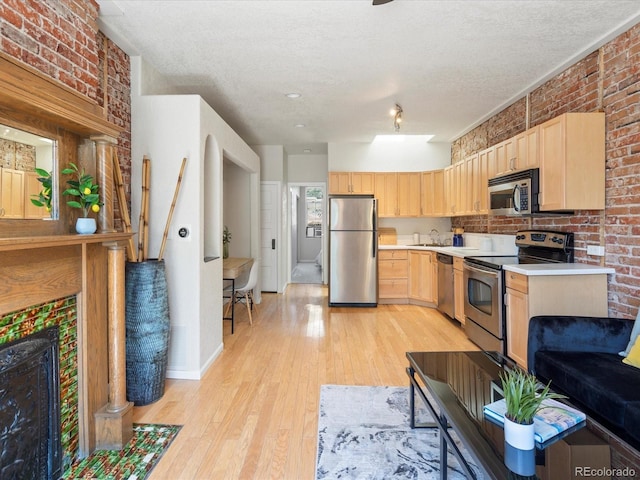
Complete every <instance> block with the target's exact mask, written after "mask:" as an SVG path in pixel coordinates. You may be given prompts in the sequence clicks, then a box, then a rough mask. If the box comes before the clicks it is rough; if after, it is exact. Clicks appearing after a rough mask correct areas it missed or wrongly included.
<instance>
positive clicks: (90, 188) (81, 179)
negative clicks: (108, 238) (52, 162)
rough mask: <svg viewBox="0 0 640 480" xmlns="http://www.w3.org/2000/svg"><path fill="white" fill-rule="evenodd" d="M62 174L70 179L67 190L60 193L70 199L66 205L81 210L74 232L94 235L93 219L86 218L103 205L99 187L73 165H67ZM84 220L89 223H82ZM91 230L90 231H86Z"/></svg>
mask: <svg viewBox="0 0 640 480" xmlns="http://www.w3.org/2000/svg"><path fill="white" fill-rule="evenodd" d="M62 173H63V174H64V175H71V179H69V180H67V185H68V186H69V188H67V189H66V190H65V191H64V192H62V194H63V195H66V196H69V197H72V199H71V200H67V205H69V206H70V207H72V208H79V209H81V210H82V218H79V219H78V222H77V223H76V231H78V233H94V232H95V231H96V225H95V219H94V218H91V219H89V218H88V217H89V212H94V213H97V212H99V211H100V207H101V206H102V205H103V204H102V202H101V201H100V187H99V185H98V184H97V183H96V182H95V180H94V179H93V177H92V176H91V175H89V174H87V173H85V171H84V169H82V170H80V169H79V168H78V166H77V165H76V164H75V163H69V167H67V168H65V169H64V170H62ZM85 219H88V220H89V221H83V220H85ZM86 224H88V226H87V225H86ZM81 225H82V226H81ZM91 225H92V226H91ZM92 228H93V230H92V231H88V230H91V229H92ZM81 230H82V231H81Z"/></svg>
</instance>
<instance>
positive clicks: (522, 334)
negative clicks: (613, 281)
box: [505, 271, 608, 368]
mask: <svg viewBox="0 0 640 480" xmlns="http://www.w3.org/2000/svg"><path fill="white" fill-rule="evenodd" d="M505 274H506V275H505V277H506V287H507V288H506V297H505V303H506V315H507V319H506V329H507V356H508V357H509V358H511V359H512V360H514V361H516V362H517V363H518V364H519V365H521V366H522V367H524V368H526V367H527V343H528V332H529V319H530V318H531V317H534V316H536V315H585V316H602V317H606V316H607V313H608V312H607V275H606V274H593V275H531V276H526V275H522V274H519V273H515V272H509V271H507V272H505Z"/></svg>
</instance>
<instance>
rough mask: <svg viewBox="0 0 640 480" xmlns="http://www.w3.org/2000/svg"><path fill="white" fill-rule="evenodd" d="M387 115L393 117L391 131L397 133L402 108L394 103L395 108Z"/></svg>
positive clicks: (400, 121)
mask: <svg viewBox="0 0 640 480" xmlns="http://www.w3.org/2000/svg"><path fill="white" fill-rule="evenodd" d="M389 114H390V115H391V116H392V117H393V129H394V130H395V131H396V132H399V131H400V124H401V123H402V107H401V106H400V105H399V104H397V103H396V106H395V108H392V109H391V111H390V112H389Z"/></svg>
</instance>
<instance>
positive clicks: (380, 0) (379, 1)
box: [373, 0, 393, 5]
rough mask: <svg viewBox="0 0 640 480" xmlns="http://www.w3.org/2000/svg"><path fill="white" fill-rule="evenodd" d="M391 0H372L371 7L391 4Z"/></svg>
mask: <svg viewBox="0 0 640 480" xmlns="http://www.w3.org/2000/svg"><path fill="white" fill-rule="evenodd" d="M392 1H393V0H373V5H384V4H385V3H389V2H392Z"/></svg>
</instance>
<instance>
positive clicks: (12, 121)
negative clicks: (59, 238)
mask: <svg viewBox="0 0 640 480" xmlns="http://www.w3.org/2000/svg"><path fill="white" fill-rule="evenodd" d="M0 129H2V131H4V130H7V129H10V130H12V131H17V132H19V133H20V135H23V134H31V135H33V136H34V137H35V138H37V139H43V138H44V139H48V140H49V141H51V143H50V146H51V151H52V153H51V162H50V166H49V167H46V166H44V167H42V168H43V170H47V171H51V172H52V183H53V185H52V187H53V188H52V189H51V191H52V194H53V198H52V204H51V214H49V212H46V208H44V207H38V208H36V209H34V210H32V211H31V212H30V213H23V214H22V215H20V214H19V213H16V212H13V213H14V214H13V215H11V216H8V215H7V213H6V209H5V214H4V216H0V238H16V237H20V238H26V237H31V236H42V235H69V234H74V233H75V228H74V225H75V220H76V217H77V216H78V215H79V212H78V211H76V210H77V209H72V208H70V207H68V206H67V205H66V202H65V201H64V200H63V199H62V198H61V192H62V187H61V185H60V183H62V182H63V179H62V178H61V176H60V175H61V170H62V169H63V168H66V167H67V166H68V165H69V163H71V162H73V163H75V164H76V165H78V166H79V167H81V168H83V169H84V170H85V171H86V172H87V173H89V174H91V175H93V176H94V177H95V178H96V181H97V183H98V184H99V185H100V190H101V201H102V202H103V203H104V206H103V208H102V209H101V210H100V212H99V213H98V214H97V215H96V216H97V220H98V232H102V233H109V232H115V229H114V205H113V177H112V172H113V158H114V150H115V148H117V144H118V139H119V136H120V133H121V131H122V128H121V127H119V126H117V125H115V124H114V123H112V122H110V121H109V120H108V119H107V115H106V113H105V109H104V108H103V107H102V106H100V105H98V103H97V102H96V101H95V100H93V99H89V98H87V97H86V96H84V95H82V94H80V93H78V92H76V91H75V90H72V89H71V88H69V87H67V86H65V85H63V84H61V83H60V82H58V81H56V80H54V79H52V78H49V77H47V76H45V75H44V74H42V73H41V72H38V71H37V70H35V69H34V68H32V67H30V66H28V65H25V64H23V63H21V62H19V61H17V60H16V59H14V58H11V57H9V56H8V55H7V54H5V53H3V52H0ZM34 137H30V138H32V139H33V138H34ZM2 138H3V137H0V141H1V140H2ZM5 140H6V139H5ZM34 142H35V140H34ZM3 143H5V146H4V147H0V153H2V154H0V167H2V177H3V181H2V186H3V188H2V198H3V199H4V197H5V196H6V194H7V193H8V192H9V191H11V196H10V197H9V198H18V197H19V195H18V194H15V195H14V193H13V188H11V189H9V188H8V187H7V188H4V185H7V184H8V183H11V184H14V185H18V186H16V190H20V188H21V187H20V184H21V183H24V185H26V181H25V180H24V177H29V179H30V181H31V182H32V184H33V185H32V186H30V187H26V186H25V188H27V189H33V190H34V191H33V192H29V194H28V196H27V197H26V198H25V197H23V207H22V208H23V211H24V209H25V208H28V209H29V210H31V207H32V206H33V204H32V202H31V198H33V197H32V195H34V194H36V195H37V194H38V193H39V192H40V191H41V185H42V184H41V182H39V181H38V177H42V175H34V173H33V172H34V168H35V167H38V168H40V165H39V163H40V159H39V158H37V163H33V165H32V164H31V163H29V164H28V165H27V164H24V165H21V164H20V163H21V162H22V160H23V158H22V156H20V158H17V156H16V155H13V157H12V156H11V155H9V157H10V158H9V159H7V158H5V155H4V153H3V148H6V149H8V150H11V149H12V148H13V149H16V148H17V149H18V150H20V151H21V153H22V151H30V150H33V149H35V151H36V153H37V155H36V157H39V156H40V152H39V151H38V150H39V149H40V147H39V146H38V147H36V146H35V145H31V144H29V141H24V140H23V141H20V142H16V143H15V144H14V145H9V146H7V142H6V141H5V142H3ZM29 155H30V153H29ZM27 156H28V155H27ZM43 156H44V154H43ZM43 161H44V160H43ZM29 162H31V159H29ZM5 164H7V165H5ZM23 172H24V173H23ZM5 173H6V175H5ZM36 173H37V172H36ZM21 176H22V179H21V178H20V177H21ZM6 202H9V203H11V201H10V200H7V201H6ZM6 202H3V203H6ZM1 207H2V205H1V204H0V208H1ZM19 210H20V209H18V212H19ZM36 218H37V219H40V220H39V221H38V220H36ZM43 218H46V219H48V220H49V221H42V219H43Z"/></svg>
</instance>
